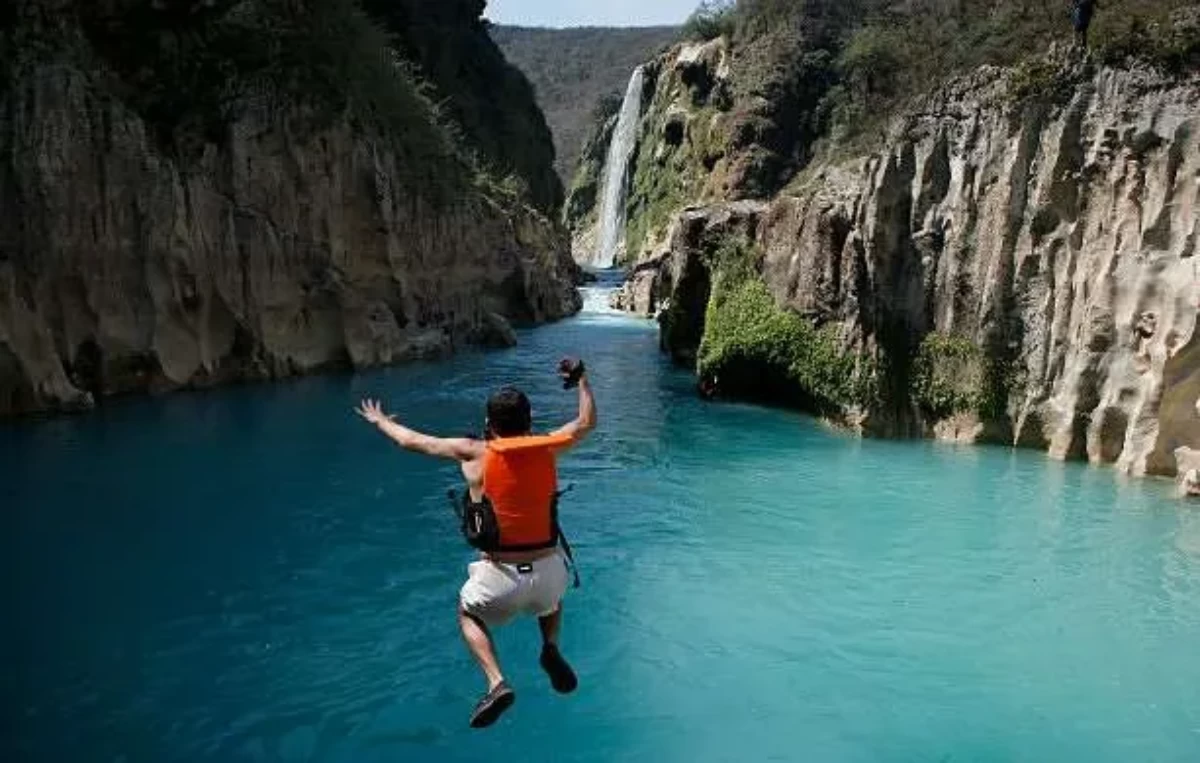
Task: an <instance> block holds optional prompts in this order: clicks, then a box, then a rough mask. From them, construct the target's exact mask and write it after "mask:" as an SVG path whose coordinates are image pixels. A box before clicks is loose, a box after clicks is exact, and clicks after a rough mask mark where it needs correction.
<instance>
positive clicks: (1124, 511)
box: [0, 292, 1200, 763]
mask: <svg viewBox="0 0 1200 763" xmlns="http://www.w3.org/2000/svg"><path fill="white" fill-rule="evenodd" d="M602 298H603V292H594V293H592V294H590V295H589V305H591V306H592V307H593V308H596V306H597V305H600V304H601V303H602V301H603V299H602ZM520 339H521V344H520V346H518V347H516V348H514V349H511V350H506V351H499V352H492V353H469V354H463V355H460V356H458V357H456V358H454V359H452V360H448V361H445V362H438V363H428V364H421V365H413V366H407V367H401V368H393V369H387V370H381V371H377V372H372V373H365V374H359V375H356V376H328V377H321V378H310V379H304V380H300V381H295V382H288V383H282V384H276V385H260V386H247V387H240V388H230V389H224V390H218V391H212V392H205V393H194V394H193V393H185V394H178V395H174V396H169V397H164V398H158V399H128V400H121V401H114V402H112V403H111V404H108V405H106V406H104V407H103V408H102V409H101V410H99V411H97V412H96V413H94V414H92V415H87V416H80V417H65V418H57V419H53V420H46V421H40V422H24V423H19V424H16V425H10V426H7V427H4V428H2V429H0V470H2V471H3V474H2V475H0V477H2V478H0V491H3V492H2V493H0V496H2V498H3V500H2V505H3V507H4V510H3V521H4V526H3V540H2V541H0V543H2V545H0V556H2V558H3V560H4V564H5V567H6V571H5V581H6V583H7V584H8V585H6V586H5V587H4V589H3V593H2V599H0V606H2V608H3V627H2V628H0V646H2V647H3V649H4V654H5V656H6V658H7V663H8V666H7V668H6V673H7V674H8V680H6V682H5V687H6V688H5V694H6V697H5V701H4V705H5V707H6V708H7V709H6V712H5V721H4V723H5V725H6V726H7V728H6V729H5V730H4V735H3V737H4V741H3V743H2V744H3V746H4V747H3V749H2V750H0V759H3V760H5V761H89V762H90V761H103V762H104V763H134V762H135V761H152V762H154V763H167V762H169V761H189V762H191V761H196V762H199V761H205V762H208V761H213V762H214V763H215V762H216V761H221V762H222V763H237V762H240V761H286V762H292V761H296V762H299V761H305V762H306V763H307V762H313V761H339V762H341V761H354V762H355V763H362V762H373V761H478V760H484V759H491V760H520V761H612V760H631V761H640V760H647V761H650V760H654V761H660V760H661V761H676V760H678V761H752V760H755V761H756V760H812V761H864V762H865V761H1089V762H1091V763H1095V762H1098V761H1131V760H1145V761H1195V760H1197V759H1200V511H1196V510H1195V508H1194V507H1193V508H1191V509H1189V508H1188V507H1187V506H1186V505H1183V504H1180V503H1178V502H1177V501H1175V500H1174V499H1172V497H1171V490H1170V485H1168V484H1166V483H1163V482H1157V481H1150V480H1147V481H1132V480H1125V479H1122V478H1120V477H1119V476H1118V475H1117V474H1115V473H1114V472H1113V471H1111V470H1107V469H1098V468H1090V467H1087V466H1084V465H1080V464H1062V463H1056V462H1054V461H1050V460H1048V459H1046V458H1045V457H1044V456H1042V455H1041V454H1039V453H1034V452H1011V451H1009V450H1006V449H999V448H985V447H955V446H946V445H938V444H934V443H923V442H922V443H914V442H884V441H862V440H858V439H855V438H851V437H847V436H843V435H839V434H835V433H831V432H829V431H827V430H825V429H824V428H823V427H821V426H820V425H819V424H818V423H816V422H814V421H812V420H810V419H807V418H805V417H802V416H800V415H796V414H792V413H788V412H781V411H773V410H764V409H760V408H755V407H750V406H742V405H732V404H710V403H705V402H702V401H701V400H699V399H697V397H696V396H695V395H694V392H693V382H692V380H691V379H690V378H689V377H688V375H686V374H684V373H681V372H679V371H677V370H675V369H673V368H671V367H670V366H669V364H667V363H666V362H665V361H664V360H663V359H662V357H661V356H660V355H658V353H657V351H656V348H657V337H656V335H655V332H654V327H653V325H652V324H650V323H647V322H640V321H636V320H632V319H627V318H623V317H619V316H615V315H611V314H607V313H605V312H604V311H603V310H601V309H598V308H596V309H594V311H592V312H588V313H585V314H584V315H582V316H580V317H578V318H575V319H572V320H568V321H564V322H562V323H559V324H556V325H552V326H548V327H544V328H540V329H536V330H532V331H526V332H522V333H521V336H520ZM565 353H571V354H579V355H582V356H583V357H584V358H585V359H586V360H587V362H588V366H589V368H590V369H591V375H592V378H593V379H594V384H595V386H596V389H597V396H598V401H599V410H600V427H599V429H598V431H597V432H596V434H595V436H594V438H593V439H592V440H591V441H590V442H589V443H588V444H587V445H586V446H585V447H583V448H582V449H581V450H580V451H579V452H578V453H576V454H573V455H571V456H569V457H568V458H566V459H564V461H563V463H562V471H563V475H564V476H563V479H564V480H565V481H566V482H569V483H572V484H574V485H575V486H576V489H575V492H574V493H572V494H571V496H570V497H569V499H567V500H566V502H565V503H564V506H563V515H564V524H565V527H566V528H567V531H568V533H569V534H570V535H571V537H572V539H573V541H574V544H575V546H576V555H577V557H578V560H579V563H580V566H581V572H582V575H583V587H582V588H580V589H579V590H577V591H572V592H571V594H570V595H569V598H568V601H567V605H566V610H567V615H566V630H565V635H564V641H563V650H564V653H565V654H566V655H567V657H568V658H569V659H571V660H572V662H573V663H574V664H575V666H576V669H577V671H578V673H579V676H580V680H581V687H580V691H579V692H578V693H577V694H576V695H573V696H571V697H569V698H562V697H559V696H556V695H554V694H552V692H551V691H550V690H549V687H548V686H547V685H546V681H545V678H544V676H543V675H542V674H541V673H540V671H539V669H538V667H537V662H536V659H537V642H536V635H535V634H536V629H535V626H534V625H533V624H532V623H520V624H517V625H515V626H512V627H511V628H509V629H507V630H505V631H503V632H502V633H501V635H500V637H499V648H500V653H501V657H502V660H503V661H504V664H505V667H506V672H507V673H508V675H509V680H510V682H511V683H512V684H513V685H514V687H515V689H516V691H517V695H518V700H517V704H516V706H515V707H514V708H513V709H512V710H511V711H510V712H509V713H508V714H507V715H506V716H505V717H504V719H503V720H502V721H501V722H500V723H499V724H498V725H497V726H496V727H494V728H492V729H489V730H488V731H485V732H473V731H471V730H470V729H468V728H467V725H466V721H467V715H468V713H469V711H470V709H471V706H472V705H473V703H474V701H475V700H476V699H477V697H478V695H479V693H480V691H481V689H482V684H481V681H480V678H479V676H478V675H477V674H476V671H475V668H474V667H473V665H472V664H471V663H470V661H469V658H468V657H467V655H466V653H465V651H464V650H463V648H462V646H461V644H460V642H459V638H458V634H457V631H456V627H455V621H454V616H453V614H454V602H455V596H456V593H457V590H458V587H459V586H460V585H461V582H462V578H463V575H464V572H465V566H466V564H467V562H468V560H469V554H468V552H467V550H466V549H465V547H464V546H463V545H462V543H461V541H460V540H459V539H458V538H457V537H456V535H455V526H454V521H453V519H452V516H451V513H450V508H449V506H448V505H447V503H446V501H445V498H444V494H445V489H446V488H447V487H448V486H451V485H453V484H454V483H455V481H456V479H455V478H456V474H455V468H454V467H453V466H452V465H443V464H439V463H436V462H430V461H427V460H423V459H421V458H420V457H417V456H413V455H410V454H406V453H402V452H400V451H398V450H397V449H395V448H393V447H390V446H389V445H388V444H387V442H386V441H384V440H383V438H382V437H380V436H379V435H378V434H377V433H375V432H374V431H373V430H372V429H371V428H370V427H368V426H366V425H365V424H364V423H363V422H361V421H359V420H357V419H356V418H355V417H354V416H352V415H351V407H352V405H353V404H354V403H355V402H356V401H357V400H358V399H359V398H360V397H363V396H368V395H371V396H379V397H381V398H383V399H384V400H385V401H386V404H387V407H388V409H389V410H390V411H391V412H394V413H396V414H398V416H399V417H400V419H401V420H402V421H404V422H406V423H408V424H410V425H413V426H415V427H419V428H423V429H429V430H433V431H436V432H441V433H448V434H452V435H458V434H463V433H466V432H469V431H472V430H478V429H479V427H480V424H481V419H482V401H483V399H484V397H485V396H486V394H487V393H488V391H489V390H491V389H492V388H493V387H495V386H497V385H499V384H501V383H506V382H514V383H517V384H519V385H522V386H523V387H525V388H526V389H527V390H528V391H529V392H530V396H531V398H532V399H533V403H534V408H535V419H536V421H537V422H539V423H540V424H542V425H543V426H545V427H549V426H551V425H554V424H556V423H558V422H560V421H562V420H565V419H566V418H568V417H569V416H571V415H572V414H573V402H574V400H573V395H572V393H569V392H564V391H563V390H562V389H561V386H560V385H559V384H558V383H557V381H556V379H555V377H554V366H555V363H556V361H557V360H558V358H559V357H560V356H561V355H562V354H565Z"/></svg>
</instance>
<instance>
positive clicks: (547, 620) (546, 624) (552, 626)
mask: <svg viewBox="0 0 1200 763" xmlns="http://www.w3.org/2000/svg"><path fill="white" fill-rule="evenodd" d="M538 628H540V629H541V631H542V643H543V644H550V645H552V646H558V632H559V631H560V630H562V604H561V603H560V604H559V605H558V609H556V610H554V613H553V614H549V615H546V616H544V617H539V618H538Z"/></svg>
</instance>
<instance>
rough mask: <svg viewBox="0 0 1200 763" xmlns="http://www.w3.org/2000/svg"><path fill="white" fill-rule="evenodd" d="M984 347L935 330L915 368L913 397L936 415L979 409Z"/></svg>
mask: <svg viewBox="0 0 1200 763" xmlns="http://www.w3.org/2000/svg"><path fill="white" fill-rule="evenodd" d="M983 360H984V357H983V350H982V349H980V348H979V346H978V345H976V344H975V343H974V342H972V341H971V340H969V339H966V338H964V337H960V336H951V335H948V334H940V333H936V332H935V333H932V334H929V335H928V336H926V337H925V339H924V341H922V342H921V347H920V349H919V350H918V352H917V358H916V362H915V364H914V369H913V380H912V391H913V399H914V400H915V401H916V402H917V404H918V405H919V406H920V407H921V409H922V410H924V411H925V412H926V413H928V414H930V415H931V416H933V417H934V418H939V419H941V418H946V417H948V416H951V415H953V414H955V413H966V412H969V411H977V410H978V409H979V408H980V406H981V404H982V401H983V391H982V390H983V370H984V369H983Z"/></svg>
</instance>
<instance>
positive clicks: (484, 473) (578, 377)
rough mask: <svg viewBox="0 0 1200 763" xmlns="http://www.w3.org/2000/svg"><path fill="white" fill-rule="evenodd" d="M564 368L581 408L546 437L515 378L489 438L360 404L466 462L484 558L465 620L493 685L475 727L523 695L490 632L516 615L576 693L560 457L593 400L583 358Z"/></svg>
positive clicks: (403, 432) (591, 417) (414, 447)
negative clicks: (526, 620)
mask: <svg viewBox="0 0 1200 763" xmlns="http://www.w3.org/2000/svg"><path fill="white" fill-rule="evenodd" d="M559 376H561V377H562V379H563V387H564V388H565V389H570V388H572V387H577V388H578V389H579V413H578V415H577V416H576V417H575V419H574V420H573V421H570V422H568V423H567V424H565V425H563V426H561V427H559V428H558V429H556V430H555V431H554V432H552V433H551V434H549V435H544V436H535V435H533V434H532V431H533V422H532V415H531V409H530V405H529V398H527V397H526V396H525V394H524V393H523V392H521V391H520V390H518V389H515V388H513V387H505V388H503V389H501V390H500V391H498V392H496V393H495V394H494V395H492V396H491V398H489V399H488V401H487V419H486V422H485V431H486V434H485V438H484V439H483V440H478V439H475V438H441V437H433V436H431V435H427V434H422V433H420V432H417V431H414V430H412V429H409V428H407V427H404V426H401V425H400V424H398V423H396V421H395V420H394V419H395V417H393V416H389V415H388V414H386V413H384V412H383V408H382V406H381V405H380V403H379V402H377V401H374V400H364V401H363V402H362V404H361V405H360V406H359V407H358V408H357V409H355V412H356V413H357V414H358V415H359V416H361V417H362V418H363V419H365V420H366V421H367V422H369V423H371V424H374V425H375V426H376V427H377V428H378V429H379V431H380V432H382V433H383V434H385V435H387V436H388V437H390V438H391V439H392V440H394V441H395V442H396V443H397V444H398V445H400V447H402V448H404V449H406V450H411V451H414V452H417V453H422V454H424V455H427V456H435V457H438V458H445V459H450V460H453V461H457V462H458V463H459V465H460V467H461V468H462V474H463V478H464V479H465V480H466V483H467V488H468V490H467V495H466V496H464V500H463V502H462V505H461V511H460V518H461V520H462V532H463V535H464V536H465V537H466V539H467V542H468V543H470V544H471V545H472V546H473V547H475V548H476V549H478V550H479V552H480V558H479V560H478V561H475V562H473V563H472V564H471V565H470V566H469V567H468V579H467V582H466V583H465V584H464V585H463V587H462V590H461V592H460V593H459V604H458V625H459V628H460V629H461V631H462V635H463V639H464V640H465V641H466V644H467V648H468V649H469V650H470V652H471V654H472V655H473V656H474V657H475V660H476V661H477V662H478V663H479V667H480V668H481V669H482V670H483V673H484V676H485V677H486V678H487V693H486V694H485V695H484V696H483V698H482V699H481V700H479V703H478V704H477V705H476V706H475V710H474V712H472V713H471V719H470V724H471V726H472V727H473V728H483V727H485V726H490V725H492V724H493V723H495V722H496V721H497V720H498V719H499V718H500V716H501V715H502V714H503V713H504V711H505V710H507V709H508V708H509V707H511V706H512V704H513V702H514V701H515V699H516V695H515V694H514V693H513V690H512V689H511V688H510V687H509V685H508V683H507V682H506V681H505V680H504V674H503V673H502V672H501V670H500V663H499V660H498V659H497V658H496V649H495V646H494V645H493V643H492V637H491V634H490V633H489V631H488V628H489V627H498V626H501V625H504V624H505V623H507V622H508V621H509V620H511V619H512V618H513V617H514V616H516V615H534V616H536V617H537V619H538V626H539V628H540V629H541V633H542V653H541V659H540V663H541V666H542V669H543V670H544V671H545V672H546V674H547V675H548V676H549V677H550V685H551V686H552V687H553V688H554V690H555V691H557V692H559V693H561V694H569V693H570V692H572V691H574V690H575V688H576V686H577V685H578V679H577V678H576V676H575V673H574V671H572V670H571V666H570V665H569V664H567V661H566V660H565V659H563V656H562V654H561V653H560V652H559V650H558V635H559V631H560V630H561V628H562V599H563V595H564V594H565V593H566V589H567V575H568V572H569V571H570V567H569V563H571V562H572V559H571V547H570V545H569V544H568V543H567V542H566V539H565V538H564V537H563V536H562V531H561V529H560V528H559V524H558V497H559V495H560V493H559V490H558V473H557V467H556V462H555V458H556V457H557V456H558V455H559V454H560V453H562V452H564V451H566V450H568V449H570V448H572V447H574V446H575V445H578V444H579V443H580V442H581V441H582V440H583V439H584V438H585V437H586V436H587V435H588V433H590V432H591V431H592V430H593V429H594V428H595V426H596V402H595V399H594V398H593V396H592V390H591V386H590V385H589V384H588V379H587V376H586V372H585V369H584V365H583V362H582V361H578V360H571V359H565V360H563V361H562V363H561V364H560V365H559ZM560 545H561V546H562V550H560V549H559V546H560ZM575 585H576V586H578V585H579V580H578V576H576V579H575Z"/></svg>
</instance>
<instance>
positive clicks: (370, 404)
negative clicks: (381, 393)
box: [354, 399, 395, 426]
mask: <svg viewBox="0 0 1200 763" xmlns="http://www.w3.org/2000/svg"><path fill="white" fill-rule="evenodd" d="M354 412H355V413H357V414H358V415H359V416H362V417H363V418H364V419H365V420H367V421H368V422H370V423H372V424H374V425H376V426H379V425H380V424H382V423H383V422H385V421H391V420H392V419H394V418H395V417H394V416H389V415H387V414H386V413H384V412H383V406H382V405H381V404H380V402H379V401H378V400H370V399H367V400H363V401H362V403H360V404H359V406H358V407H357V408H355V409H354Z"/></svg>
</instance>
